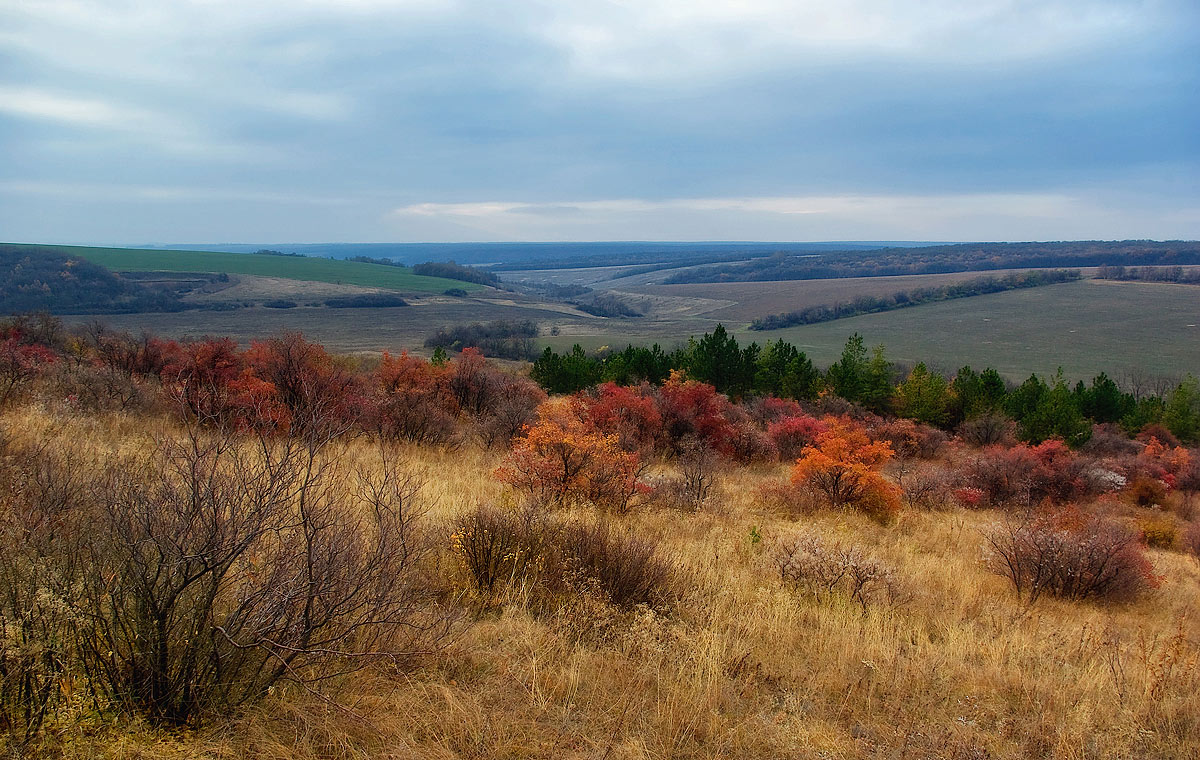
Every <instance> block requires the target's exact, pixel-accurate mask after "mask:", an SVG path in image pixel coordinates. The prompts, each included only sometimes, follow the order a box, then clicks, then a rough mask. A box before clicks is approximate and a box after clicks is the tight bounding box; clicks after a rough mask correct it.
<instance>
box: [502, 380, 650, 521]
mask: <svg viewBox="0 0 1200 760" xmlns="http://www.w3.org/2000/svg"><path fill="white" fill-rule="evenodd" d="M638 465H639V459H638V455H637V454H636V453H634V452H627V451H623V450H622V449H621V445H620V442H619V440H618V439H617V437H616V436H615V435H606V434H604V433H602V432H600V431H599V430H598V429H596V426H595V424H594V423H593V422H592V421H591V419H590V417H588V415H587V410H586V409H585V408H584V405H583V403H582V402H581V401H580V400H579V399H577V398H560V399H552V400H550V401H547V402H546V403H544V404H542V405H541V407H539V408H538V421H537V424H535V425H534V426H533V427H531V428H529V429H528V430H526V431H525V435H524V436H523V437H521V438H518V439H517V441H516V443H515V444H514V445H513V449H512V451H511V452H509V454H508V456H507V457H505V459H504V462H503V464H502V465H501V466H500V467H499V468H498V469H497V470H496V477H497V478H498V479H500V480H501V481H502V482H504V483H507V484H508V485H510V486H512V487H513V488H514V489H516V490H517V491H518V492H520V493H522V494H523V495H524V496H526V497H527V498H528V499H530V500H531V501H533V502H534V503H538V504H546V505H552V506H564V505H568V504H573V503H580V502H591V503H593V504H596V505H597V506H601V507H607V508H613V509H622V510H623V509H625V508H626V507H628V506H629V500H630V499H631V498H632V497H633V495H634V494H635V493H638V492H639V491H641V490H644V487H643V486H641V484H640V483H638V480H637V475H638Z"/></svg>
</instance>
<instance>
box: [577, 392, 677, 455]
mask: <svg viewBox="0 0 1200 760" xmlns="http://www.w3.org/2000/svg"><path fill="white" fill-rule="evenodd" d="M580 399H581V400H582V401H583V402H584V403H585V404H586V405H587V411H588V415H589V416H590V417H591V420H592V422H593V423H594V424H595V425H596V427H597V428H598V429H599V430H601V431H602V432H604V433H605V434H607V435H615V436H616V437H617V440H618V441H620V444H621V448H622V449H624V450H625V451H644V450H647V449H649V448H651V447H652V446H653V445H654V442H655V441H657V440H658V438H659V435H660V434H661V432H662V415H661V414H660V413H659V410H658V407H657V406H656V405H655V399H654V397H653V395H652V390H651V389H650V387H649V386H642V387H638V388H629V387H625V386H620V385H617V384H616V383H603V384H602V385H600V386H599V387H598V388H596V390H595V393H594V394H592V395H588V394H580Z"/></svg>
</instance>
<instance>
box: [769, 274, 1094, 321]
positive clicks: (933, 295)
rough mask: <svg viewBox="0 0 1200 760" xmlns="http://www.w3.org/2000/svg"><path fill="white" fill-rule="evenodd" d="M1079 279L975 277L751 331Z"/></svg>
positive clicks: (813, 311)
mask: <svg viewBox="0 0 1200 760" xmlns="http://www.w3.org/2000/svg"><path fill="white" fill-rule="evenodd" d="M1079 278H1080V274H1079V270H1078V269H1052V270H1039V271H1033V272H1015V273H1013V274H1008V275H1005V276H1003V277H977V278H975V279H973V280H967V281H966V282H957V283H951V284H949V285H940V286H937V287H933V288H915V289H913V290H901V291H898V292H896V293H893V294H892V295H890V296H859V297H858V298H855V299H854V300H853V301H848V302H846V303H835V304H822V305H819V306H808V307H806V308H803V309H798V310H796V311H789V312H787V313H786V314H771V315H769V316H766V317H762V318H760V319H756V320H754V322H753V323H751V325H750V329H751V330H778V329H780V328H784V327H794V326H795V325H813V324H817V323H818V322H832V321H833V320H835V319H842V318H843V317H856V316H858V315H860V314H874V313H877V312H881V311H893V310H895V309H905V308H908V307H909V306H920V305H921V304H926V303H933V302H935V301H950V300H953V299H955V298H970V297H971V296H982V295H987V294H988V293H1002V292H1004V291H1006V290H1018V289H1021V288H1036V287H1038V286H1040V285H1054V284H1057V283H1060V282H1071V281H1074V280H1078V279H1079Z"/></svg>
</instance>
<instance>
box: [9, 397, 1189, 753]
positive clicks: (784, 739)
mask: <svg viewBox="0 0 1200 760" xmlns="http://www.w3.org/2000/svg"><path fill="white" fill-rule="evenodd" d="M0 420H2V422H3V425H4V429H5V430H6V432H7V435H8V436H10V440H11V442H12V443H13V444H14V445H16V444H20V445H33V444H37V445H43V444H46V443H47V442H53V443H54V445H58V443H57V442H59V441H81V440H86V441H88V444H89V447H90V450H91V451H93V452H102V451H104V450H108V449H112V450H118V449H119V450H121V451H123V452H126V454H128V453H131V452H134V451H146V450H148V449H150V448H152V447H153V446H155V438H154V435H155V434H166V435H175V434H177V433H178V432H179V431H178V429H177V428H174V427H172V425H171V424H170V423H169V422H166V421H164V420H146V419H144V418H139V417H134V416H129V415H122V414H108V415H103V416H99V417H84V416H78V415H77V414H74V413H72V412H69V411H66V412H64V411H62V410H58V409H56V408H55V407H53V406H50V407H47V406H44V405H39V406H34V407H26V408H19V409H15V410H11V411H9V412H8V413H6V414H5V415H4V416H3V417H0ZM151 431H153V432H151ZM335 453H336V457H337V460H336V461H337V462H338V463H339V464H338V467H341V468H347V467H350V466H358V467H364V468H366V469H367V470H368V471H370V470H371V468H374V467H376V466H377V459H376V456H377V454H376V452H375V451H374V449H372V448H371V447H370V445H368V444H367V443H365V442H363V441H361V440H359V441H353V442H349V443H346V444H345V445H344V446H343V445H342V444H339V445H337V447H336V451H335ZM399 453H400V455H401V456H402V458H403V461H404V462H405V465H406V468H407V469H409V470H410V471H413V472H418V473H423V475H422V477H423V479H424V482H425V486H424V489H423V497H424V499H425V504H426V505H427V506H428V508H429V510H430V511H429V513H428V514H427V516H426V519H427V521H428V523H429V524H430V525H431V526H445V525H446V524H447V522H448V521H449V520H450V519H452V518H453V517H454V516H456V515H458V514H461V513H462V512H463V511H465V510H466V509H468V508H470V507H471V506H472V505H474V504H477V503H479V502H484V501H493V500H497V499H501V498H502V497H503V493H502V487H501V486H500V485H499V484H498V483H497V482H496V480H495V479H494V477H493V476H492V475H491V472H492V470H493V468H494V467H495V466H496V464H497V463H498V461H499V456H500V455H499V453H498V452H493V451H485V450H480V449H477V448H475V447H473V446H468V447H466V448H464V449H460V450H458V451H452V452H446V451H441V450H436V449H429V448H412V447H406V448H401V449H399ZM785 476H786V468H785V467H783V466H760V467H756V468H750V469H747V468H737V469H734V470H732V471H731V472H729V473H728V475H727V476H726V477H725V478H724V479H723V481H722V482H721V484H720V486H719V490H718V496H717V498H716V499H714V500H713V502H712V506H711V508H709V509H706V510H704V511H701V512H695V513H684V512H677V511H672V510H662V509H657V510H656V509H639V510H635V511H634V512H633V513H631V514H630V515H627V516H623V517H613V518H611V519H613V520H615V521H617V522H618V523H619V524H621V525H623V526H625V527H627V528H628V529H629V530H630V531H632V532H633V533H634V534H635V535H639V536H644V537H648V538H652V539H654V540H657V541H661V542H662V546H663V548H664V549H665V551H666V552H667V554H668V555H669V556H670V557H671V558H672V560H673V561H674V562H675V563H676V564H677V565H678V566H679V567H680V568H681V570H682V574H681V576H680V579H679V581H678V588H679V594H680V596H679V601H678V603H677V604H676V605H675V606H674V607H673V608H672V609H671V610H670V611H668V612H665V613H656V612H652V611H650V610H648V609H640V610H635V611H632V612H620V611H619V610H617V609H615V608H613V607H611V606H609V605H606V604H604V603H602V602H599V601H589V599H588V598H587V597H585V596H580V597H579V598H578V599H576V600H575V601H574V602H572V603H569V604H566V605H565V606H563V607H561V608H559V609H556V610H553V611H550V612H543V613H538V612H535V611H533V610H532V609H531V608H530V607H528V606H527V605H525V604H524V603H523V600H522V596H521V594H520V592H514V593H513V594H512V595H511V596H507V597H503V596H502V597H500V598H498V599H491V600H489V599H483V598H473V597H471V596H470V595H468V596H465V597H464V598H463V600H462V603H463V604H464V605H466V607H467V608H468V609H470V610H471V614H470V616H469V617H468V618H467V619H466V620H464V621H463V624H462V626H461V627H460V628H459V633H458V635H457V638H456V639H455V640H454V641H453V643H452V644H451V645H450V647H449V648H448V649H445V650H444V651H441V652H438V653H435V654H431V655H428V656H425V657H422V658H420V659H419V660H417V661H414V662H409V663H407V664H406V665H405V666H404V667H400V668H396V667H384V668H379V669H377V670H370V671H363V672H360V673H359V674H357V675H355V676H353V677H351V678H346V679H342V680H341V681H339V682H336V683H334V684H332V685H329V686H327V687H326V691H325V695H324V696H317V695H315V694H312V693H308V692H305V691H303V690H300V689H298V688H290V687H283V688H280V689H277V690H276V691H275V693H274V694H273V695H272V696H270V697H268V698H267V699H266V700H265V701H264V702H262V703H261V704H260V705H258V706H256V707H252V708H250V709H249V710H247V711H246V712H244V713H242V714H240V715H238V716H236V717H235V718H233V719H231V720H227V721H215V722H212V723H210V724H209V725H208V726H206V727H203V728H201V729H199V730H191V729H189V730H165V729H164V730H159V729H155V728H153V727H151V726H148V725H146V724H140V723H133V724H130V723H129V722H128V721H127V720H124V719H119V718H113V719H110V718H108V717H106V716H99V715H92V714H91V713H90V712H89V710H90V708H89V705H88V703H87V702H86V701H84V700H79V701H78V703H77V704H76V705H75V707H74V708H73V709H74V710H76V713H75V714H74V720H76V721H77V722H72V720H71V719H69V717H68V716H64V717H63V718H62V722H61V723H60V724H57V725H55V726H54V733H53V734H52V736H51V739H50V747H49V748H48V749H47V754H51V755H56V756H64V757H69V758H98V757H106V758H118V757H121V758H140V759H144V760H151V759H157V758H163V759H166V758H211V759H213V760H216V759H218V758H262V759H263V760H267V759H271V760H318V759H321V758H428V759H429V760H433V759H435V758H436V759H443V758H446V759H448V758H512V759H514V760H515V759H516V758H546V759H547V760H550V759H557V758H581V759H582V758H589V759H593V760H599V759H601V758H605V759H615V758H622V759H628V760H633V759H641V758H656V759H657V758H688V759H690V758H781V759H782V758H813V759H814V760H815V759H816V758H846V759H848V760H854V759H858V758H861V759H863V760H867V759H868V758H872V759H873V758H912V759H917V758H920V759H925V758H936V759H944V760H976V759H980V758H994V759H996V760H1000V759H1002V758H1004V759H1008V758H1012V759H1013V760H1016V759H1018V758H1043V757H1045V758H1049V757H1054V758H1067V759H1070V760H1100V759H1106V758H1113V759H1114V760H1115V759H1116V758H1135V757H1136V758H1147V759H1151V760H1172V759H1178V758H1185V757H1196V756H1197V753H1200V665H1198V663H1200V640H1198V639H1197V634H1196V632H1197V630H1200V627H1198V626H1200V563H1198V562H1197V559H1196V558H1194V557H1190V556H1186V555H1183V554H1180V553H1177V552H1172V551H1160V550H1152V551H1151V552H1150V558H1151V560H1152V562H1153V564H1154V567H1155V571H1156V572H1157V573H1158V574H1159V575H1161V576H1162V578H1163V583H1162V586H1161V588H1160V589H1159V590H1157V591H1155V592H1153V593H1151V594H1150V595H1149V596H1148V597H1147V598H1145V599H1143V600H1142V601H1138V602H1136V603H1131V604H1124V605H1115V606H1113V605H1097V604H1088V603H1068V602H1060V601H1056V600H1052V599H1042V600H1039V601H1038V602H1037V603H1036V604H1034V605H1032V606H1030V605H1025V604H1022V603H1020V602H1019V601H1018V600H1017V599H1016V598H1015V597H1014V595H1013V593H1012V591H1011V589H1010V588H1009V587H1008V585H1007V584H1006V583H1005V582H1004V581H1003V580H1001V579H1000V578H998V577H997V576H995V575H992V574H991V573H989V572H988V571H986V570H985V568H984V567H983V566H982V563H981V545H982V540H983V539H982V535H983V531H984V530H985V529H986V528H987V526H989V525H990V524H991V523H992V522H993V521H995V520H996V519H997V518H998V515H997V514H995V513H991V512H980V511H975V512H972V511H962V510H953V511H946V512H915V511H914V512H908V513H906V514H905V515H904V516H903V517H902V518H901V519H900V521H899V522H898V523H896V524H894V525H891V526H881V525H878V524H876V523H873V522H870V521H868V520H867V519H865V518H863V517H861V516H857V515H853V514H842V513H833V514H830V513H825V514H821V515H818V516H814V517H805V518H800V519H793V518H789V517H786V516H784V515H781V514H779V513H776V512H774V511H772V509H771V508H769V507H768V506H766V505H765V504H764V503H763V502H762V501H760V500H759V499H758V498H757V497H756V496H755V489H756V487H757V486H759V485H760V484H763V483H768V482H778V481H781V480H782V479H783V478H784V477H785ZM574 515H575V516H579V517H590V516H592V513H591V511H590V510H589V509H586V508H577V509H576V512H575V513H574ZM438 531H439V533H438V535H443V536H448V535H449V531H448V530H447V529H446V528H444V527H442V528H438ZM801 531H804V532H816V533H818V534H821V535H823V536H825V537H827V538H829V539H830V540H838V541H842V542H847V543H851V544H854V545H857V546H860V547H862V548H863V549H864V550H866V551H869V552H870V553H871V554H872V555H874V556H876V557H878V558H879V559H880V560H883V561H885V562H887V563H889V564H891V565H892V566H894V567H895V569H896V572H897V574H898V577H899V579H900V582H901V583H902V584H903V588H904V589H905V590H906V592H907V593H906V594H905V595H903V596H902V597H900V598H899V599H898V600H897V601H895V602H892V603H880V604H875V605H872V606H870V607H869V608H868V609H867V610H865V611H864V610H863V609H861V608H860V607H859V606H858V605H857V604H854V603H853V602H851V601H850V600H849V599H847V598H843V597H840V596H837V595H834V596H813V595H809V594H806V593H802V592H800V591H799V590H797V589H795V588H792V587H789V586H787V585H785V584H784V583H782V582H781V581H780V580H779V578H778V574H777V572H776V571H775V570H774V569H773V567H772V565H771V560H770V554H771V550H772V547H773V545H774V544H775V542H776V541H777V540H779V539H781V538H784V537H787V536H789V535H794V534H796V533H797V532H801ZM447 540H448V539H447ZM442 572H443V573H444V574H445V577H446V578H447V579H448V581H449V582H451V583H458V584H460V585H461V584H463V583H464V582H463V580H462V578H461V576H460V575H459V573H460V572H461V571H460V570H459V569H458V568H457V566H456V565H455V564H454V561H453V559H452V558H451V557H449V556H447V557H446V559H445V563H444V564H443V566H442ZM73 704H75V703H73Z"/></svg>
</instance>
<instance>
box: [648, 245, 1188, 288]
mask: <svg viewBox="0 0 1200 760" xmlns="http://www.w3.org/2000/svg"><path fill="white" fill-rule="evenodd" d="M1182 264H1200V242H1196V241H1167V242H1157V241H1153V240H1125V241H1116V242H1109V241H1081V242H1066V243H969V244H963V245H937V246H926V247H922V248H882V249H880V250H876V251H852V252H846V253H836V254H827V255H822V256H820V257H817V258H813V257H798V256H794V255H775V256H771V257H769V258H764V259H756V260H754V261H750V262H747V263H745V264H740V265H730V266H721V267H703V268H700V269H689V270H685V271H682V272H679V273H677V274H675V275H674V276H672V277H669V278H667V279H666V280H665V282H666V283H668V284H678V283H689V282H766V281H772V280H822V279H835V278H840V277H886V276H895V275H908V274H942V273H949V272H973V271H987V270H994V269H1041V268H1052V267H1088V266H1105V265H1125V266H1146V265H1182Z"/></svg>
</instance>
